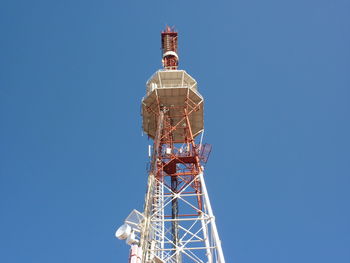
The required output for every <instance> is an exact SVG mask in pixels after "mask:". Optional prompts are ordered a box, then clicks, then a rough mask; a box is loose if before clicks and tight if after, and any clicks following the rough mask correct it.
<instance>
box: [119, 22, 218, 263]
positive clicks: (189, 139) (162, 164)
mask: <svg viewBox="0 0 350 263" xmlns="http://www.w3.org/2000/svg"><path fill="white" fill-rule="evenodd" d="M177 38H178V34H177V32H175V31H174V30H173V29H172V28H170V27H166V29H165V31H163V32H162V33H161V41H162V54H163V67H164V69H162V70H159V71H157V72H156V73H155V74H154V75H153V76H152V77H151V78H150V80H149V81H148V82H147V94H146V96H145V97H144V98H143V100H142V118H143V130H144V132H145V133H146V134H147V135H148V136H149V137H150V138H152V139H153V141H154V143H153V147H152V153H151V163H150V168H149V175H148V185H147V193H146V198H145V205H144V212H143V213H140V212H138V211H136V210H134V211H133V212H132V213H131V214H130V215H129V216H128V217H127V219H126V220H125V224H124V225H123V226H122V227H120V228H119V229H118V231H117V232H116V236H117V237H118V238H120V239H127V243H128V244H130V245H131V252H130V259H129V262H135V263H136V262H137V263H162V262H164V263H165V262H166V263H188V262H198V263H200V262H203V263H225V259H224V255H223V252H222V248H221V242H220V239H219V235H218V231H217V227H216V223H215V217H214V214H213V211H212V208H211V204H210V200H209V195H208V192H207V188H206V185H205V181H204V176H203V172H204V165H205V163H206V162H207V159H208V156H209V153H210V150H211V147H210V145H207V144H204V145H203V144H202V142H201V140H200V142H199V143H197V142H196V140H198V139H197V138H198V137H201V136H198V135H200V134H202V135H203V131H204V122H203V104H204V99H203V97H202V96H201V95H200V93H199V92H198V89H197V82H196V80H195V79H193V78H192V77H191V76H190V75H189V74H188V73H187V72H186V71H184V70H178V60H179V59H178V53H177V47H178V45H177Z"/></svg>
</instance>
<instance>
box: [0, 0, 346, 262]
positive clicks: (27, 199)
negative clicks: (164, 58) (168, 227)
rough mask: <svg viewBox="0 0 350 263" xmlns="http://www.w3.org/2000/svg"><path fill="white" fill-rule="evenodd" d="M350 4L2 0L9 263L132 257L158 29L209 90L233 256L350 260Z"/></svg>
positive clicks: (1, 226)
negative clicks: (143, 114)
mask: <svg viewBox="0 0 350 263" xmlns="http://www.w3.org/2000/svg"><path fill="white" fill-rule="evenodd" d="M349 14H350V2H349V1H346V0H327V1H326V0H317V1H316V0H293V1H291V0H290V1H283V0H282V1H281V0H280V1H277V0H265V1H258V0H250V1H247V0H245V1H243V0H235V1H169V0H163V1H158V0H157V1H155V0H150V1H117V0H113V1H112V0H99V1H92V0H84V1H76V0H70V1H50V0H42V1H38V0H32V1H19V0H11V1H10V0H2V1H1V2H0V32H1V40H0V57H1V60H0V160H1V167H0V251H1V252H0V262H4V263H14V262H35V263H41V262H43V263H44V262H45V263H47V262H50V263H56V262H57V263H58V262H60V263H61V262H67V263H69V262H86V263H88V262H89V263H90V262H91V263H93V262H121V263H122V262H127V258H128V247H127V245H125V243H124V242H123V241H118V240H116V239H115V238H114V231H115V230H116V228H117V227H118V226H119V225H120V224H121V223H122V222H123V220H124V218H125V217H126V216H127V215H128V213H129V212H130V211H131V209H133V208H136V209H139V210H142V207H143V200H144V194H145V190H146V176H147V175H146V171H145V168H146V162H147V145H148V144H149V143H150V141H148V140H147V137H146V136H143V137H142V136H141V118H140V101H141V98H142V96H143V95H144V94H145V82H146V80H147V79H148V78H149V77H150V76H151V74H153V73H154V72H155V71H156V70H157V69H159V68H160V67H161V56H160V31H161V30H162V29H163V28H164V27H165V25H166V24H169V25H175V26H176V28H177V30H178V31H179V34H180V37H179V45H180V48H179V53H180V67H181V68H182V69H185V70H187V72H189V73H190V74H191V75H192V76H193V77H195V78H196V79H197V81H198V83H199V89H200V92H201V93H202V94H203V96H204V97H205V99H206V108H205V126H206V133H205V141H206V142H208V143H210V144H212V145H213V151H212V154H211V157H210V159H209V162H208V165H207V169H206V180H207V185H208V190H209V193H210V197H211V200H212V204H213V208H214V213H215V214H216V217H217V224H218V229H219V232H220V235H221V239H222V242H223V249H224V253H225V256H226V261H227V262H229V263H230V262H232V263H233V262H237V263H256V262H266V263H295V262H299V263H304V262H305V263H309V262H318V263H329V262H337V263H349V262H350V249H349V247H350V224H349V222H350V212H349V200H350V194H349V184H350V178H349V175H350V174H349V170H350V169H349V168H350V160H349V159H350V150H349V149H350V139H349V134H350V118H349V114H350V106H349V99H350V96H349V95H350V91H349V86H350V74H349V68H350V48H349V47H350V34H349V28H350V16H349Z"/></svg>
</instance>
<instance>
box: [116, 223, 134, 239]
mask: <svg viewBox="0 0 350 263" xmlns="http://www.w3.org/2000/svg"><path fill="white" fill-rule="evenodd" d="M130 234H131V226H129V225H127V224H124V225H122V226H121V227H119V228H118V230H117V231H116V232H115V236H116V238H118V239H120V240H124V239H127V238H128V237H129V236H130ZM134 236H135V234H134Z"/></svg>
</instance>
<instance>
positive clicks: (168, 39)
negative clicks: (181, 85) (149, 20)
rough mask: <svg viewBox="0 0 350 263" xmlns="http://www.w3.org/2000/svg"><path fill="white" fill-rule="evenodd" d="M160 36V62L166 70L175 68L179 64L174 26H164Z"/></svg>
mask: <svg viewBox="0 0 350 263" xmlns="http://www.w3.org/2000/svg"><path fill="white" fill-rule="evenodd" d="M161 37H162V53H163V54H162V55H163V58H162V62H163V67H164V69H166V70H176V69H177V67H178V64H179V56H178V54H177V32H176V31H175V29H174V27H170V26H166V27H165V30H164V31H163V32H162V34H161Z"/></svg>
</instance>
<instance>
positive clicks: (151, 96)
mask: <svg viewBox="0 0 350 263" xmlns="http://www.w3.org/2000/svg"><path fill="white" fill-rule="evenodd" d="M146 85H147V93H146V96H145V97H144V98H143V99H142V126H143V130H144V132H145V133H146V134H147V135H148V136H150V137H151V138H153V139H154V137H155V135H156V129H157V120H158V116H159V113H160V111H161V110H163V111H165V112H166V116H168V117H169V118H170V119H171V123H172V126H175V127H176V129H175V130H174V132H173V136H174V138H173V139H174V141H176V142H182V141H184V139H185V137H186V136H185V132H184V127H185V126H186V120H185V119H184V116H185V110H186V111H187V113H188V117H189V121H190V125H191V130H192V134H193V137H196V136H197V135H198V134H199V133H200V132H201V131H202V130H203V128H204V121H203V106H204V99H203V97H202V95H201V94H200V93H199V92H198V90H197V82H196V80H195V79H194V78H192V77H191V76H190V75H189V74H188V73H187V72H186V71H184V70H159V71H157V72H156V73H155V74H154V75H153V76H152V77H151V78H150V80H149V81H147V84H146Z"/></svg>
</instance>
